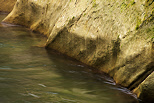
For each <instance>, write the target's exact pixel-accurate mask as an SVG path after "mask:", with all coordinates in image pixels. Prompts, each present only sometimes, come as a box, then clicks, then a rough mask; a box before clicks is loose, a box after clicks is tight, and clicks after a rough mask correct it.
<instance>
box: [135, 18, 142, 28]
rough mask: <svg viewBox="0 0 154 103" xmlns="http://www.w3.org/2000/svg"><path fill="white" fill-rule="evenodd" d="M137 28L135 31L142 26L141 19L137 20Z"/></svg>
mask: <svg viewBox="0 0 154 103" xmlns="http://www.w3.org/2000/svg"><path fill="white" fill-rule="evenodd" d="M136 22H137V23H136V27H135V30H138V29H139V27H140V25H141V19H140V18H139V17H137V20H136Z"/></svg>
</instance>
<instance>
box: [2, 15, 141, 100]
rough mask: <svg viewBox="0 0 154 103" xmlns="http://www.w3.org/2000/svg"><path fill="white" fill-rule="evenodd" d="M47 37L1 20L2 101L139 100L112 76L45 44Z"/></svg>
mask: <svg viewBox="0 0 154 103" xmlns="http://www.w3.org/2000/svg"><path fill="white" fill-rule="evenodd" d="M5 16H6V14H1V15H0V21H1V20H2V19H3V18H4V17H5ZM45 41H46V38H45V37H43V36H42V35H40V34H37V33H33V32H31V31H30V30H28V29H26V28H24V27H21V26H15V25H8V24H0V103H138V102H139V101H138V100H137V99H135V97H134V96H133V95H132V94H131V92H130V91H128V90H127V89H125V88H122V87H120V86H117V85H115V83H114V82H113V80H112V79H111V78H109V77H107V76H105V75H98V74H94V73H92V70H91V69H90V68H89V67H87V66H85V65H82V64H81V63H79V62H76V61H74V60H72V59H70V58H67V57H65V56H63V55H61V54H58V53H55V52H50V53H49V52H48V51H46V50H45V49H44V48H43V47H42V46H43V45H44V44H45Z"/></svg>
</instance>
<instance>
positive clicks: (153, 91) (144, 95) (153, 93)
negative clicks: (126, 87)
mask: <svg viewBox="0 0 154 103" xmlns="http://www.w3.org/2000/svg"><path fill="white" fill-rule="evenodd" d="M153 84H154V72H152V73H151V74H150V75H149V76H148V77H147V78H146V79H145V80H144V81H143V82H142V83H141V84H140V85H139V86H138V87H137V88H136V89H135V90H134V93H136V94H137V97H138V98H139V99H141V100H143V101H146V103H153V101H154V86H153Z"/></svg>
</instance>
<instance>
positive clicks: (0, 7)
mask: <svg viewBox="0 0 154 103" xmlns="http://www.w3.org/2000/svg"><path fill="white" fill-rule="evenodd" d="M16 1H17V0H1V1H0V12H7V13H9V12H11V11H12V9H13V7H14V5H15V3H16Z"/></svg>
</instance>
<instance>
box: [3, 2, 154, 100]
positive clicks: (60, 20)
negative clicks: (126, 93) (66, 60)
mask: <svg viewBox="0 0 154 103" xmlns="http://www.w3.org/2000/svg"><path fill="white" fill-rule="evenodd" d="M153 5H154V3H153V0H142V1H135V0H134V1H132V0H127V1H123V0H116V1H115V0H110V1H102V0H83V1H76V0H59V1H55V0H49V1H48V0H38V1H36V0H31V1H27V0H19V1H17V3H16V5H15V7H14V9H13V11H12V12H11V13H10V14H9V15H8V17H7V18H5V19H4V21H3V22H8V23H13V24H19V25H24V26H27V27H29V28H31V29H32V30H33V31H37V32H40V33H42V34H44V35H46V36H47V37H48V40H47V43H46V48H52V49H55V50H57V51H59V52H61V53H63V54H66V55H68V56H70V57H72V58H75V59H77V60H79V61H81V62H83V63H85V64H87V65H90V66H92V67H94V68H97V69H98V70H99V71H100V72H105V73H107V74H109V75H110V76H111V77H113V79H114V80H115V81H116V83H117V84H120V85H122V86H124V87H127V88H129V89H130V90H133V91H134V93H136V94H137V95H138V98H140V99H142V100H144V101H147V102H149V103H150V102H151V101H153V99H154V98H153V97H154V92H153V91H154V86H153V84H154V83H153V79H154V76H153V74H154V72H153V71H154V55H153V54H154V39H153V37H154V31H153V30H154V20H153V19H154V11H153V7H154V6H153ZM145 96H148V97H147V98H146V97H145Z"/></svg>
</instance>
